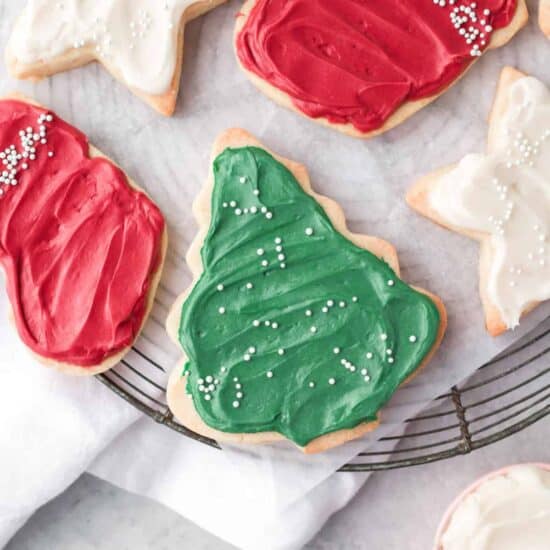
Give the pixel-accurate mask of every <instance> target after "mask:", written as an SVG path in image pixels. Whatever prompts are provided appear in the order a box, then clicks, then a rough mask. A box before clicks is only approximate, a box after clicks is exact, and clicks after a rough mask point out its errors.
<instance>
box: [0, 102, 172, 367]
mask: <svg viewBox="0 0 550 550" xmlns="http://www.w3.org/2000/svg"><path fill="white" fill-rule="evenodd" d="M45 113H46V111H44V110H43V109H40V108H37V107H34V106H32V105H29V104H27V103H23V102H19V101H8V100H6V101H0V151H4V152H5V149H6V148H9V147H10V145H14V146H15V148H16V151H17V152H18V153H22V152H23V150H24V149H23V146H22V144H21V141H20V140H21V138H20V135H19V132H20V130H25V129H26V128H27V127H32V128H33V132H39V127H40V124H39V123H38V118H39V117H40V115H42V114H45ZM42 124H43V125H44V126H45V127H46V128H45V131H46V132H47V135H46V139H47V143H46V144H41V143H40V141H38V143H37V144H36V145H34V147H35V149H36V159H35V160H31V159H30V158H28V159H20V160H18V161H17V174H16V175H15V178H16V179H17V185H15V186H13V185H6V184H5V183H1V182H0V189H1V190H2V191H3V194H2V196H0V263H1V264H2V266H3V267H4V269H5V271H6V274H7V291H8V296H9V299H10V302H11V305H12V308H13V312H14V317H15V322H16V325H17V329H18V331H19V334H20V336H21V338H22V339H23V341H24V343H25V344H26V345H27V346H28V347H29V348H31V349H32V350H33V351H34V352H35V353H37V354H38V355H40V356H42V357H46V358H50V359H54V360H56V361H60V362H63V363H69V364H73V365H79V366H83V367H86V366H93V365H98V364H99V363H101V362H102V361H103V360H104V359H106V358H107V357H109V356H111V355H114V354H116V353H117V352H119V351H122V350H123V349H124V348H126V347H128V346H130V345H131V344H132V342H133V341H134V339H135V337H136V336H137V333H138V332H139V329H140V327H141V325H142V322H143V320H144V315H145V309H146V304H147V294H148V291H149V289H150V285H151V277H152V274H153V273H154V272H155V271H156V270H157V269H158V267H159V262H160V259H161V242H162V235H163V231H164V220H163V217H162V214H161V213H160V211H159V210H158V208H157V207H156V206H155V205H154V204H153V203H152V202H151V201H150V200H149V199H148V198H147V197H146V196H145V195H144V194H143V193H140V192H137V191H135V190H134V189H132V188H130V187H129V185H128V183H127V180H126V177H125V175H124V174H123V173H122V172H121V171H120V170H119V169H118V168H116V167H115V166H113V164H111V163H110V162H109V161H107V160H105V159H101V158H93V159H90V158H89V157H88V141H87V139H86V137H85V136H84V135H83V134H82V133H80V132H79V131H78V130H76V129H75V128H73V127H71V126H69V125H68V124H67V123H65V122H63V121H62V120H60V119H59V118H57V117H53V120H52V121H49V122H48V121H45V122H43V123H42ZM49 152H52V153H53V156H50V155H49V154H48V153H49ZM4 162H5V161H4ZM23 162H26V163H27V165H28V167H27V169H25V168H24V166H23ZM6 169H7V168H6V166H5V164H4V166H2V167H0V172H1V171H2V170H6ZM4 175H5V173H4Z"/></svg>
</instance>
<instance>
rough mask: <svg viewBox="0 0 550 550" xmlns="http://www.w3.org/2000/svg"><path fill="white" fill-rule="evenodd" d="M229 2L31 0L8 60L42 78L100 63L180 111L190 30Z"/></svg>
mask: <svg viewBox="0 0 550 550" xmlns="http://www.w3.org/2000/svg"><path fill="white" fill-rule="evenodd" d="M223 2H225V0H63V1H58V0H29V1H28V2H27V5H26V7H25V9H24V10H23V13H22V14H21V16H20V17H19V19H18V20H17V22H16V23H15V28H14V30H13V33H12V36H11V38H10V40H9V43H8V47H7V52H6V59H7V64H8V69H9V71H10V72H11V74H13V76H15V77H17V78H30V79H38V78H43V77H47V76H50V75H53V74H55V73H58V72H61V71H66V70H69V69H73V68H75V67H79V66H81V65H85V64H87V63H89V62H90V61H94V60H97V61H99V62H100V63H102V64H103V65H104V66H105V68H106V69H107V70H108V71H109V72H110V73H111V74H112V75H113V76H114V77H115V78H117V79H118V80H120V81H121V82H122V83H123V84H125V85H126V86H128V88H130V90H132V92H133V93H134V94H136V95H137V96H138V97H140V98H141V99H143V100H144V101H146V102H147V103H148V104H149V105H151V106H152V107H153V108H154V109H156V110H157V111H159V112H160V113H162V114H164V115H171V114H172V113H173V112H174V109H175V106H176V101H177V96H178V91H179V86H180V76H181V68H182V62H183V39H184V30H185V25H186V23H187V22H188V21H190V20H191V19H194V18H195V17H198V16H199V15H202V14H203V13H205V12H207V11H209V10H211V9H212V8H215V7H216V6H218V5H220V4H222V3H223Z"/></svg>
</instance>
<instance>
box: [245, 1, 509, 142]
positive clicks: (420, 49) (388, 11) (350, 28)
mask: <svg viewBox="0 0 550 550" xmlns="http://www.w3.org/2000/svg"><path fill="white" fill-rule="evenodd" d="M471 5H472V2H470V1H464V0H457V2H456V3H454V4H453V5H451V4H450V2H449V0H447V1H446V4H445V7H440V6H439V5H436V4H434V0H257V1H256V3H255V5H254V7H253V8H252V11H251V13H250V14H249V17H248V19H247V21H246V23H245V25H244V27H243V29H242V30H241V31H240V33H239V34H238V36H237V54H238V56H239V59H240V61H241V63H242V65H243V66H244V67H245V68H246V69H247V70H249V71H251V72H253V73H255V74H256V75H258V76H259V77H261V78H262V79H263V80H266V81H267V82H269V83H270V84H271V85H273V86H275V87H276V88H278V89H279V90H282V91H283V92H285V93H286V94H288V95H289V96H290V98H291V99H292V101H293V103H294V104H295V106H296V107H297V108H298V109H300V110H301V111H303V112H304V113H305V114H307V115H309V116H311V117H314V118H318V117H322V118H326V119H327V120H329V121H330V122H332V123H340V124H346V123H351V124H353V126H355V128H357V129H358V130H360V131H361V132H364V133H366V132H370V131H373V130H376V129H377V128H380V127H381V126H382V125H383V124H384V122H385V121H386V120H387V119H388V118H389V117H390V116H391V114H392V113H394V112H395V111H396V109H397V108H398V107H399V106H400V105H402V104H403V103H405V102H407V101H411V100H415V99H420V98H423V97H427V96H432V95H436V94H437V93H439V92H441V91H443V90H444V89H445V88H446V87H447V86H449V85H450V84H451V83H452V82H453V81H454V80H456V78H457V77H458V76H459V75H460V74H461V73H463V72H464V70H465V69H466V68H467V67H468V66H469V65H470V63H471V62H472V61H473V60H474V59H475V57H472V55H471V50H472V47H473V45H474V44H476V43H477V45H478V46H479V48H480V50H481V51H482V50H483V49H485V48H486V44H482V43H481V41H482V40H483V39H484V38H479V37H478V39H477V41H474V42H472V43H471V44H467V42H466V40H465V38H464V36H461V35H460V34H459V30H458V29H456V28H455V27H454V26H453V23H452V22H451V19H450V14H451V12H452V10H453V9H454V8H457V7H458V8H459V9H460V6H463V7H466V6H468V7H469V6H471ZM475 5H476V8H475V12H476V14H477V15H478V20H477V22H476V23H470V22H468V23H467V25H466V29H467V28H468V27H469V26H470V25H473V26H474V27H475V28H478V29H480V32H486V31H485V29H483V27H484V25H483V24H482V23H481V20H482V19H485V20H486V23H485V25H491V26H492V27H493V28H494V29H498V28H502V27H504V26H506V25H508V24H509V23H510V21H511V20H512V18H513V16H514V14H515V11H516V5H517V0H476V2H475ZM485 9H490V10H491V14H490V15H489V16H486V15H484V14H483V11H484V10H485ZM460 14H461V15H464V12H460ZM490 35H491V32H486V37H485V40H486V42H487V43H488V42H489V39H490Z"/></svg>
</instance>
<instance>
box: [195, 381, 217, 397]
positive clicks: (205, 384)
mask: <svg viewBox="0 0 550 550" xmlns="http://www.w3.org/2000/svg"><path fill="white" fill-rule="evenodd" d="M219 384H220V381H219V379H218V378H214V377H213V376H211V375H208V376H206V377H205V378H199V379H198V380H197V389H198V390H199V392H200V393H202V394H203V396H204V399H205V401H210V400H211V399H212V395H213V394H214V392H215V391H216V390H217V389H218V386H219Z"/></svg>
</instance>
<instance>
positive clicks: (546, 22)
mask: <svg viewBox="0 0 550 550" xmlns="http://www.w3.org/2000/svg"><path fill="white" fill-rule="evenodd" d="M539 23H540V28H541V29H542V32H543V33H544V34H545V35H546V36H547V37H548V38H550V0H540V6H539Z"/></svg>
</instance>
